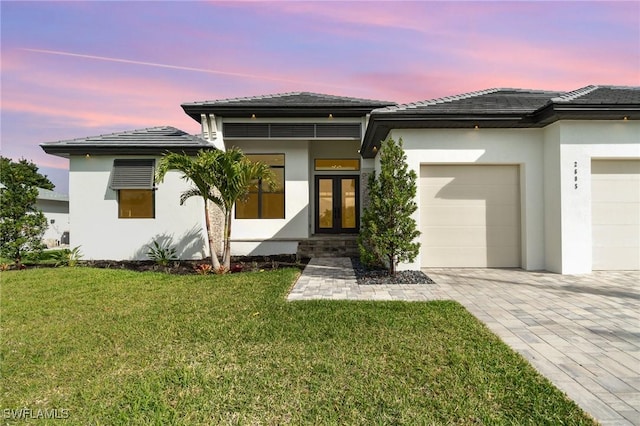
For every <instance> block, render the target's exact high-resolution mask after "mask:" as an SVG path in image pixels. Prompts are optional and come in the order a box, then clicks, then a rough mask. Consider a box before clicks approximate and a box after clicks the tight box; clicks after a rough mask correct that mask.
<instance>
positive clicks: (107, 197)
mask: <svg viewBox="0 0 640 426" xmlns="http://www.w3.org/2000/svg"><path fill="white" fill-rule="evenodd" d="M114 158H150V157H135V156H126V157H120V156H118V157H114V156H92V157H90V158H85V157H84V156H72V157H71V158H70V162H69V200H70V204H69V216H70V221H71V223H73V232H72V233H71V236H70V237H71V246H72V247H75V246H81V248H80V250H81V251H82V253H83V255H84V259H87V260H91V259H94V260H98V259H109V260H145V259H147V255H146V253H147V251H148V248H147V245H148V244H151V243H152V242H153V241H154V240H156V241H158V242H159V243H165V244H169V245H171V246H174V247H175V248H176V249H177V252H178V255H179V257H180V258H181V259H201V258H204V257H206V256H208V255H209V253H208V247H207V238H206V233H205V231H204V229H205V228H204V207H203V205H202V200H201V199H199V198H196V197H193V198H191V199H189V200H187V201H186V202H185V204H184V205H182V206H181V205H180V201H179V198H180V193H181V192H183V191H184V190H186V189H188V187H189V184H188V183H187V182H185V181H184V180H183V179H181V178H180V173H179V172H169V173H168V174H167V176H166V178H165V180H164V182H163V183H161V184H157V185H156V187H157V190H156V193H155V212H156V214H155V218H154V219H119V218H118V202H117V194H116V191H114V190H112V189H111V188H109V177H110V174H111V169H112V167H113V160H114ZM155 159H156V161H158V160H159V157H156V158H155Z"/></svg>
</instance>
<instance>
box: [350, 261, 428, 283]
mask: <svg viewBox="0 0 640 426" xmlns="http://www.w3.org/2000/svg"><path fill="white" fill-rule="evenodd" d="M351 264H352V265H353V271H354V272H355V274H356V280H357V281H358V285H381V284H435V282H434V281H433V280H432V279H431V278H429V277H428V276H427V275H426V274H425V273H424V272H422V271H397V272H396V274H395V275H394V276H391V275H390V274H389V270H387V269H383V268H379V269H372V268H367V267H366V266H364V265H363V264H362V263H360V259H358V258H356V257H352V258H351Z"/></svg>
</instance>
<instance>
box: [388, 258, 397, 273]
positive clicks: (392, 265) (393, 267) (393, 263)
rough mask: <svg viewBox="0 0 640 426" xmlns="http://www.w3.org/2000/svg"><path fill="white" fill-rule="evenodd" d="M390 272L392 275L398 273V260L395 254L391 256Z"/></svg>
mask: <svg viewBox="0 0 640 426" xmlns="http://www.w3.org/2000/svg"><path fill="white" fill-rule="evenodd" d="M389 274H391V275H392V276H393V275H395V274H396V262H395V259H394V256H389Z"/></svg>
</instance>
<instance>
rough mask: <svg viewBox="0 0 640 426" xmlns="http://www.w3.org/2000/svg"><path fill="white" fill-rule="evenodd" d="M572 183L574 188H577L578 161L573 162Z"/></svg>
mask: <svg viewBox="0 0 640 426" xmlns="http://www.w3.org/2000/svg"><path fill="white" fill-rule="evenodd" d="M573 185H574V187H573V188H574V189H578V162H577V161H574V162H573Z"/></svg>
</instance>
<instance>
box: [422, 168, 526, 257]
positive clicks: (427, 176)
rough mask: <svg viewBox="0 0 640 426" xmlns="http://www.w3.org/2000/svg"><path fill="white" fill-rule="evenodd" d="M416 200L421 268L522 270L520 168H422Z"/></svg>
mask: <svg viewBox="0 0 640 426" xmlns="http://www.w3.org/2000/svg"><path fill="white" fill-rule="evenodd" d="M420 199H421V201H420V227H421V231H422V236H421V248H420V252H421V254H420V255H421V262H422V266H423V267H519V266H520V177H519V167H518V166H515V165H504V166H503V165H500V166H498V165H425V166H422V167H421V168H420Z"/></svg>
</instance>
